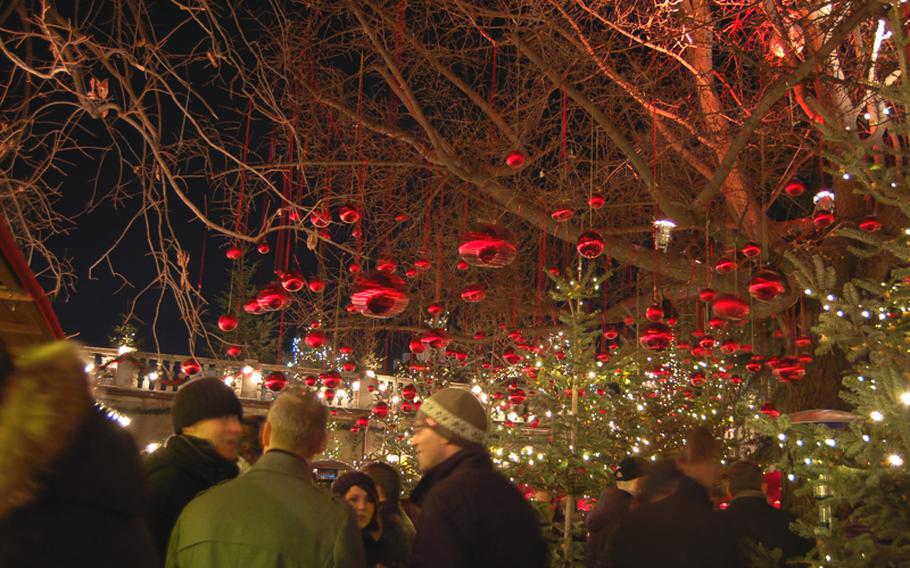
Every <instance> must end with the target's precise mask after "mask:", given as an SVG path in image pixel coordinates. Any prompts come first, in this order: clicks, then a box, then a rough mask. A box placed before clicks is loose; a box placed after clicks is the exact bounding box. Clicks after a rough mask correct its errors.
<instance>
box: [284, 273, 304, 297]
mask: <svg viewBox="0 0 910 568" xmlns="http://www.w3.org/2000/svg"><path fill="white" fill-rule="evenodd" d="M280 281H281V287H282V288H284V289H285V290H287V291H288V292H299V291H301V290H303V287H304V286H306V280H304V279H303V275H302V274H300V273H299V272H285V273H284V274H282V275H281V277H280Z"/></svg>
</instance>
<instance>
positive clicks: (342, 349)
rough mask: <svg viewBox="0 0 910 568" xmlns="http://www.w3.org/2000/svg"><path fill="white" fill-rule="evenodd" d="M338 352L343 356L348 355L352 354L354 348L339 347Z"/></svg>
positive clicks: (347, 346) (348, 346)
mask: <svg viewBox="0 0 910 568" xmlns="http://www.w3.org/2000/svg"><path fill="white" fill-rule="evenodd" d="M338 352H339V353H344V354H345V355H350V354H351V353H353V352H354V348H353V347H351V346H350V345H342V346H341V347H339V348H338Z"/></svg>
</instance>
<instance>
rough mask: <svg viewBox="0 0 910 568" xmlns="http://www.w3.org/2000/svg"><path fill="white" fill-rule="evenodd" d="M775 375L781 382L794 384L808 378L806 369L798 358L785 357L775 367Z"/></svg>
mask: <svg viewBox="0 0 910 568" xmlns="http://www.w3.org/2000/svg"><path fill="white" fill-rule="evenodd" d="M773 373H774V375H775V376H776V377H777V378H778V379H780V380H781V381H783V382H785V383H792V382H796V381H798V380H800V379H802V378H803V377H805V376H806V368H805V367H803V365H802V363H800V362H799V359H797V358H796V357H783V358H781V359H780V360H779V361H778V362H777V364H776V365H775V366H774V370H773Z"/></svg>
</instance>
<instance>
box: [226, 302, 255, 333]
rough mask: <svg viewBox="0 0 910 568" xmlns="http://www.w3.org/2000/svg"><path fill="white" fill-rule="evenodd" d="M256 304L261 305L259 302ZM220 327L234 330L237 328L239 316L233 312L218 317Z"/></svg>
mask: <svg viewBox="0 0 910 568" xmlns="http://www.w3.org/2000/svg"><path fill="white" fill-rule="evenodd" d="M256 305H259V303H258V302H257V304H256ZM218 327H219V328H220V329H221V331H234V330H235V329H237V316H235V315H233V314H224V315H223V316H221V317H219V318H218Z"/></svg>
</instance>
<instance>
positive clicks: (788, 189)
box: [784, 179, 806, 197]
mask: <svg viewBox="0 0 910 568" xmlns="http://www.w3.org/2000/svg"><path fill="white" fill-rule="evenodd" d="M805 191H806V186H805V185H803V182H801V181H799V180H798V179H793V180H790V182H789V183H787V185H785V186H784V193H786V194H787V195H789V196H790V197H799V196H800V195H802V194H803V193H804V192H805Z"/></svg>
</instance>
